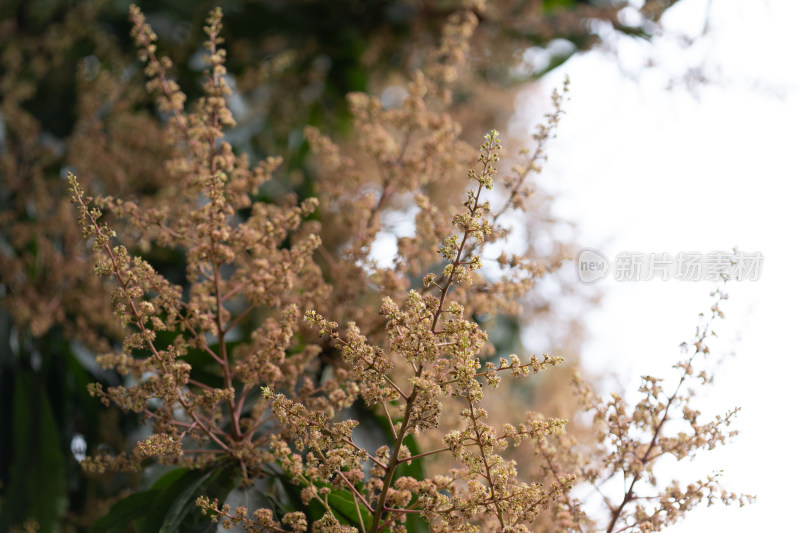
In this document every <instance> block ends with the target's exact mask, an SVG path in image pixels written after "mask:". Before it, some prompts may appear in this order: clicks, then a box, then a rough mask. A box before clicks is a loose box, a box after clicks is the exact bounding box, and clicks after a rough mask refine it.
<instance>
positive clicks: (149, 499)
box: [89, 489, 161, 533]
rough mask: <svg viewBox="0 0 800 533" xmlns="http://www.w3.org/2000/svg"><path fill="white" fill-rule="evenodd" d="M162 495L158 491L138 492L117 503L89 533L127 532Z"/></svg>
mask: <svg viewBox="0 0 800 533" xmlns="http://www.w3.org/2000/svg"><path fill="white" fill-rule="evenodd" d="M160 493H161V491H160V490H158V489H150V490H146V491H143V492H136V493H134V494H131V495H130V496H128V497H127V498H124V499H122V500H120V501H118V502H117V503H115V504H114V505H113V506H112V507H111V510H110V511H109V512H108V514H107V515H105V516H104V517H103V518H101V519H100V520H98V521H97V522H95V523H94V524H93V525H92V527H91V528H90V529H89V533H115V532H117V531H123V530H125V528H126V527H128V525H130V523H131V522H133V521H134V520H136V519H137V518H140V517H141V516H142V514H143V513H145V512H147V510H148V509H149V508H150V506H151V505H152V503H153V501H154V500H155V498H156V497H157V496H158V495H159V494H160Z"/></svg>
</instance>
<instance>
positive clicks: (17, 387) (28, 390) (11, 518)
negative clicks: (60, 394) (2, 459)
mask: <svg viewBox="0 0 800 533" xmlns="http://www.w3.org/2000/svg"><path fill="white" fill-rule="evenodd" d="M11 429H12V431H11V435H8V436H4V438H5V439H6V441H7V442H8V441H10V443H11V446H12V448H11V450H12V452H11V453H12V455H11V459H12V460H11V468H10V472H9V479H8V485H7V486H6V487H5V498H4V500H5V501H4V502H3V507H2V510H3V512H2V515H0V530H2V531H5V530H7V529H10V527H11V525H14V524H18V523H22V522H23V521H24V520H26V519H28V518H33V519H35V520H36V521H37V522H38V523H39V527H40V529H41V531H55V530H56V529H57V527H58V524H59V523H60V521H61V517H62V516H63V514H64V512H65V511H66V509H67V504H68V501H67V481H66V475H67V474H66V461H65V457H64V453H63V451H62V449H61V442H62V440H61V437H60V435H59V433H58V426H57V424H56V420H55V417H54V416H53V410H52V408H51V406H50V402H49V401H48V398H47V394H46V393H45V389H44V387H42V385H41V383H39V381H38V380H37V379H36V377H35V376H34V375H33V374H32V373H31V372H28V371H20V372H19V374H18V375H17V376H16V383H15V384H14V393H13V407H12V420H11Z"/></svg>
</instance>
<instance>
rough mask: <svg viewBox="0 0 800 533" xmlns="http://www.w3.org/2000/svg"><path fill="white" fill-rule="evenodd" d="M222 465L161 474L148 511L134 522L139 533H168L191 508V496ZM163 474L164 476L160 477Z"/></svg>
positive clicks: (192, 502)
mask: <svg viewBox="0 0 800 533" xmlns="http://www.w3.org/2000/svg"><path fill="white" fill-rule="evenodd" d="M222 471H223V468H222V467H217V468H214V469H212V470H208V471H203V470H189V471H187V470H186V469H180V470H178V471H177V472H179V474H175V473H174V472H175V471H173V472H168V473H166V474H164V476H162V477H161V479H159V480H158V481H157V482H156V483H155V484H154V486H155V485H158V486H159V487H163V488H161V490H160V491H159V494H158V495H157V496H156V498H155V500H154V501H153V502H152V504H151V506H150V509H149V511H148V512H147V514H146V515H145V516H144V517H143V519H142V522H141V523H139V524H137V531H141V532H143V533H152V532H156V531H158V532H159V533H172V532H174V531H177V530H178V529H179V527H180V524H181V522H182V521H183V519H184V517H185V516H186V515H187V514H188V513H189V512H190V511H191V510H192V509H194V500H195V498H196V496H198V495H200V494H201V493H202V492H203V491H204V490H205V489H206V488H207V487H208V486H209V485H211V484H212V483H213V482H214V481H215V480H216V478H217V477H218V476H219V475H220V474H221V473H222ZM164 478H166V479H164Z"/></svg>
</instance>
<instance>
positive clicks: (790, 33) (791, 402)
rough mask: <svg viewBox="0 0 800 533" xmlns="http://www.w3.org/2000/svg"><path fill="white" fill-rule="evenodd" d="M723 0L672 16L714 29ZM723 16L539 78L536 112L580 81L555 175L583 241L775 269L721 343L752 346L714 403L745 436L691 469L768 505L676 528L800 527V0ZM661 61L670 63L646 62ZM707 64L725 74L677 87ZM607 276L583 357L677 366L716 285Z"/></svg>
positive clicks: (628, 365)
mask: <svg viewBox="0 0 800 533" xmlns="http://www.w3.org/2000/svg"><path fill="white" fill-rule="evenodd" d="M707 7H708V0H682V1H681V2H680V3H679V4H678V5H677V6H675V7H674V8H673V9H671V10H670V11H669V12H668V14H667V16H665V18H664V23H665V25H666V26H667V28H669V29H670V30H672V31H673V32H678V33H683V34H686V35H689V36H698V35H700V34H701V33H702V30H703V27H704V23H705V16H706V9H707ZM709 21H710V25H709V27H708V32H707V33H706V34H705V35H703V36H702V37H700V38H699V39H698V40H696V41H695V42H694V44H692V45H691V46H688V47H684V46H681V45H680V43H679V41H680V40H679V39H676V38H674V37H672V38H664V39H658V40H657V41H656V42H655V43H654V44H652V45H649V44H636V43H632V42H622V43H620V48H619V50H620V54H621V55H620V58H619V60H617V59H616V58H615V57H614V56H610V55H608V54H605V55H604V54H603V53H602V52H591V53H588V54H585V55H582V56H580V57H576V58H573V59H572V60H570V61H568V62H567V63H566V64H565V65H564V66H563V67H561V68H560V69H559V70H558V71H556V72H554V73H552V74H551V75H549V76H548V77H547V78H546V79H545V80H544V81H543V83H542V84H541V85H539V86H538V87H537V88H535V89H533V90H532V92H533V93H534V94H532V95H530V94H529V96H528V98H527V100H525V101H524V102H525V103H527V104H528V105H527V106H521V107H523V108H524V107H528V108H535V109H534V110H533V111H531V110H530V109H527V110H525V109H521V110H520V114H521V115H522V116H533V115H535V114H537V113H541V112H542V111H544V109H543V102H544V101H545V99H544V98H543V96H544V95H545V94H548V93H549V91H550V90H551V89H552V88H553V87H556V86H558V85H560V83H561V81H562V79H563V77H564V75H565V74H568V75H569V76H570V78H571V81H572V84H571V85H572V90H571V101H570V102H569V103H568V104H567V115H566V117H565V118H564V120H563V122H562V125H563V127H561V128H560V130H559V135H558V138H557V139H556V141H555V142H554V143H553V144H552V145H551V149H550V150H549V162H548V165H547V167H546V170H545V176H544V177H543V180H544V181H545V183H544V185H545V186H546V187H547V188H549V189H550V190H552V191H554V192H556V193H557V201H556V213H557V214H558V215H559V216H560V217H562V218H564V219H567V220H574V221H576V222H577V223H578V225H579V227H580V235H581V237H580V240H579V245H580V246H585V247H592V248H597V249H599V250H601V251H602V252H603V253H605V255H606V256H608V257H610V258H613V256H614V255H616V254H617V253H618V252H620V251H625V250H628V251H631V250H633V251H641V252H669V253H677V252H680V251H692V250H696V251H701V252H711V251H714V250H721V249H730V248H731V247H733V246H737V247H738V248H739V249H741V250H743V251H748V252H755V251H759V252H761V253H762V254H763V255H764V258H765V259H764V262H763V265H762V266H763V268H762V274H761V279H760V280H759V281H756V282H752V281H750V282H739V283H731V284H730V286H729V290H728V292H729V294H730V300H728V301H727V302H726V303H725V305H724V306H723V310H724V311H725V312H726V315H727V318H726V320H725V322H724V323H723V324H722V325H721V327H719V328H717V330H718V332H719V334H720V337H721V338H722V341H721V343H722V344H724V345H725V346H723V349H721V350H720V351H724V348H725V347H728V346H733V347H734V348H735V351H736V356H735V357H733V358H729V359H727V360H726V361H725V363H724V365H723V366H722V367H721V369H720V371H719V373H718V379H717V382H716V384H715V385H714V386H713V389H711V396H710V397H708V398H705V399H703V401H702V402H701V405H702V406H703V407H705V408H701V410H702V411H703V413H704V414H706V415H708V416H711V415H713V414H717V413H721V412H724V411H725V410H726V409H727V408H729V407H733V406H737V405H738V406H741V407H742V413H741V414H740V416H739V418H738V421H737V428H738V429H739V430H740V431H741V434H740V435H739V436H738V437H737V438H736V439H735V440H734V441H733V443H732V444H730V445H728V446H725V447H724V448H721V449H720V448H718V449H716V450H714V451H712V452H710V453H706V454H704V455H702V456H700V457H698V458H697V459H696V460H695V461H694V463H693V464H692V465H691V468H692V469H693V472H695V477H701V476H702V474H704V473H710V472H711V471H713V470H720V469H724V471H725V473H724V478H723V486H724V487H725V488H728V489H730V490H733V491H737V492H740V491H741V492H748V493H753V494H756V495H757V496H758V498H759V501H758V502H757V503H756V504H754V505H752V506H749V507H746V508H744V509H739V508H726V507H723V506H717V507H713V508H711V509H710V510H706V509H699V510H696V511H693V512H692V513H690V514H689V517H688V518H687V519H686V520H685V521H684V522H683V523H682V524H681V525H680V526H677V527H674V528H673V529H671V531H673V532H695V531H725V532H738V531H748V532H750V531H755V530H761V531H787V532H793V531H798V532H800V521H798V520H797V518H796V513H795V509H796V507H797V495H796V492H797V488H796V486H797V481H796V480H797V479H800V456H798V454H797V452H795V451H794V450H795V449H797V448H798V444H799V443H800V440H799V439H798V436H799V435H800V431H798V430H796V429H795V428H796V427H797V425H798V422H797V421H796V418H797V415H798V409H797V408H796V406H795V405H796V403H797V399H798V395H797V393H796V391H797V389H798V385H797V381H798V379H800V349H799V348H798V344H800V343H799V342H798V338H797V331H798V330H797V329H795V328H797V327H798V324H797V322H798V318H800V313H798V311H797V306H798V305H800V289H798V283H797V278H796V275H792V273H790V272H789V270H790V268H791V267H792V265H795V266H797V265H800V246H799V245H798V239H797V237H796V235H797V231H798V229H800V209H798V207H797V203H798V198H800V194H798V193H800V186H798V180H800V163H798V157H797V152H798V149H799V148H800V147H798V142H800V67H799V66H800V60H798V57H799V56H800V44H798V35H799V34H800V32H798V28H797V25H798V23H800V1H798V0H760V1H759V0H715V1H714V2H713V3H712V5H711V9H710V18H709ZM650 56H652V57H653V58H654V59H655V61H656V65H657V66H655V67H653V68H650V69H644V70H642V69H640V68H639V67H638V65H641V64H642V63H643V62H644V61H646V60H647V59H648V57H650ZM701 65H702V66H703V67H704V70H705V73H706V74H707V75H708V77H709V78H711V80H710V82H708V83H706V84H704V85H702V86H695V87H693V89H692V90H687V88H686V86H685V85H684V86H682V87H681V86H678V87H676V88H673V89H672V90H671V91H670V90H667V89H666V88H665V87H666V85H667V84H668V82H669V80H670V79H671V78H672V77H673V76H678V75H680V74H681V73H683V72H685V71H686V70H687V69H688V68H692V67H697V66H701ZM623 72H627V73H628V75H625V74H624V73H623ZM526 120H527V119H526ZM531 120H533V119H531ZM576 279H577V276H576ZM599 285H600V288H601V289H602V291H603V292H604V293H605V295H606V297H605V300H604V302H603V304H602V307H601V309H599V310H598V311H597V312H595V313H593V314H592V316H591V317H589V319H588V320H589V324H590V331H591V338H592V340H591V341H590V342H588V344H587V345H586V346H585V349H584V351H583V357H584V364H585V365H586V366H587V367H589V368H590V369H592V370H594V371H597V372H605V371H609V370H613V371H614V372H617V373H619V374H620V376H621V378H615V379H620V380H621V382H622V383H626V384H628V385H629V386H630V388H631V389H635V387H636V386H637V385H638V376H639V375H640V374H653V375H660V376H664V377H667V376H669V375H670V366H671V365H672V364H673V363H674V362H675V361H677V360H678V357H679V356H680V352H679V349H678V345H679V344H680V343H681V342H682V341H684V340H687V341H688V340H690V339H691V337H692V335H693V333H694V326H695V325H696V324H697V314H698V313H699V312H701V311H705V310H707V309H708V306H709V304H710V301H711V300H710V297H709V296H708V293H709V292H710V290H711V289H712V288H713V285H712V284H711V283H710V282H695V283H691V282H680V281H675V280H672V281H668V282H662V281H649V282H638V283H627V284H626V283H622V282H617V281H614V280H613V279H606V280H604V281H602V282H601V283H600V284H599Z"/></svg>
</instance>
